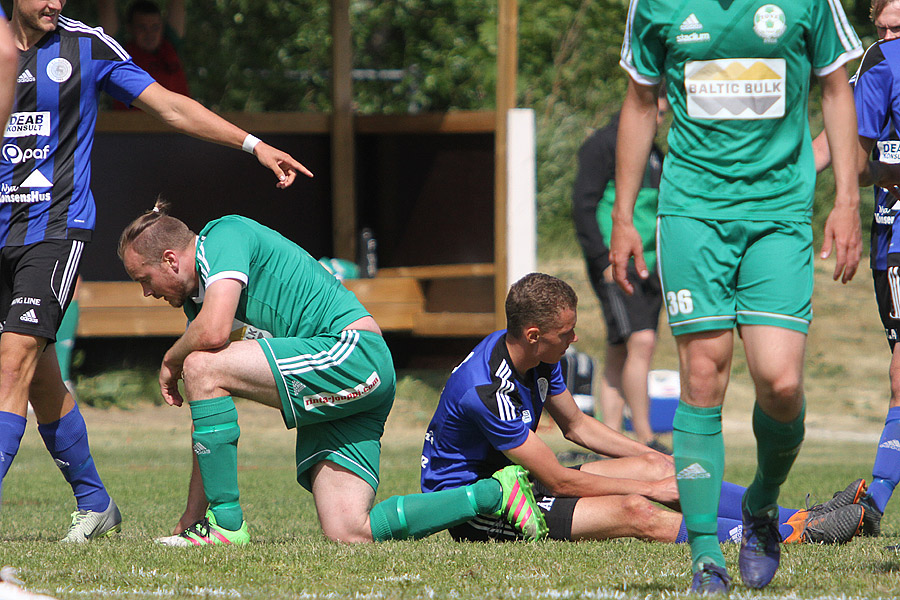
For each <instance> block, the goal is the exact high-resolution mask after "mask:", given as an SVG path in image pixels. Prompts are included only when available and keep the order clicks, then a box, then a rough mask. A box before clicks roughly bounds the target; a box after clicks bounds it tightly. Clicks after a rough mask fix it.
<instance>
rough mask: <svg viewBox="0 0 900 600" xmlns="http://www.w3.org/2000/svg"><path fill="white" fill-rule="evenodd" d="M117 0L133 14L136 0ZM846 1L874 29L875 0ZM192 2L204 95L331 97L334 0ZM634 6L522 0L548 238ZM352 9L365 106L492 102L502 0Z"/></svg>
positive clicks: (612, 80)
mask: <svg viewBox="0 0 900 600" xmlns="http://www.w3.org/2000/svg"><path fill="white" fill-rule="evenodd" d="M118 1H119V4H120V8H121V11H122V12H123V13H124V10H125V7H126V6H127V2H128V0H118ZM163 4H164V3H163ZM844 6H845V9H846V11H847V14H848V16H849V18H850V19H851V21H852V22H853V23H854V24H855V26H856V28H857V31H858V32H859V33H860V35H861V36H862V37H863V39H864V41H866V42H871V41H873V40H874V36H873V35H872V33H873V32H872V28H871V25H870V24H869V23H868V6H869V0H844ZM187 8H188V33H187V38H186V40H185V44H184V51H183V59H184V62H185V64H186V66H187V70H188V75H189V80H190V83H191V89H192V91H193V93H194V94H195V96H196V97H197V99H198V100H200V101H201V102H203V103H204V104H206V105H207V106H210V107H212V108H214V109H216V110H220V111H227V110H244V111H325V112H327V111H329V110H330V101H329V96H330V92H329V86H330V62H331V60H330V46H331V38H330V36H331V15H330V2H328V1H327V0H293V1H291V2H283V1H275V0H187ZM626 9H627V6H626V1H625V0H531V1H529V2H523V1H521V0H520V2H519V63H518V64H519V89H518V95H519V98H518V105H519V106H524V107H530V108H533V109H535V111H536V115H537V123H538V190H539V191H538V203H539V228H540V232H541V235H542V237H543V238H544V239H547V238H558V239H561V240H564V239H567V240H573V239H574V237H573V234H572V227H571V224H570V222H569V221H570V200H569V197H570V191H571V185H572V180H573V178H574V171H575V165H576V161H575V158H576V153H577V150H578V147H579V145H580V144H581V142H582V141H583V140H584V139H585V137H586V136H587V135H588V134H589V133H590V131H591V130H592V129H594V128H596V127H598V126H600V125H602V124H604V123H605V122H606V121H607V120H608V118H609V116H610V115H611V114H612V113H613V112H615V111H616V110H617V109H618V107H619V105H620V103H621V99H622V96H623V94H624V90H625V84H626V77H625V74H624V72H623V71H622V69H621V68H619V67H618V61H619V50H620V47H621V43H622V37H623V33H624V24H625V14H626ZM93 10H94V7H93V3H91V2H78V3H76V2H71V3H69V5H68V6H66V9H65V12H66V14H68V15H69V16H72V17H74V18H80V19H83V20H85V21H87V22H89V23H93V22H96V21H95V18H96V16H95V13H93V12H92V11H93ZM350 11H351V27H352V37H353V48H354V56H353V67H354V69H357V70H358V71H357V77H356V81H355V83H354V101H355V105H356V109H357V110H358V111H359V112H360V113H385V114H392V113H393V114H398V113H405V112H416V111H446V110H454V109H462V110H477V109H490V108H492V107H493V105H494V100H495V94H494V86H495V82H496V59H495V57H496V49H497V31H496V29H497V27H496V23H497V2H496V0H488V1H487V2H485V1H484V0H351V3H350ZM818 212H821V211H818Z"/></svg>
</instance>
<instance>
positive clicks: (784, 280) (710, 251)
mask: <svg viewBox="0 0 900 600" xmlns="http://www.w3.org/2000/svg"><path fill="white" fill-rule="evenodd" d="M658 246H659V252H658V257H659V276H660V279H661V281H662V287H663V294H664V305H665V307H666V311H667V312H668V315H669V325H670V326H671V327H672V333H673V334H674V335H681V334H685V333H695V332H698V331H715V330H720V329H731V328H732V327H734V325H735V323H737V324H739V325H773V326H775V327H782V328H785V329H793V330H795V331H799V332H801V333H807V331H808V330H809V322H810V320H811V319H812V302H811V298H812V290H813V252H812V227H810V225H809V223H798V222H780V221H713V220H705V219H693V218H689V217H678V216H670V215H666V216H661V217H659V227H658Z"/></svg>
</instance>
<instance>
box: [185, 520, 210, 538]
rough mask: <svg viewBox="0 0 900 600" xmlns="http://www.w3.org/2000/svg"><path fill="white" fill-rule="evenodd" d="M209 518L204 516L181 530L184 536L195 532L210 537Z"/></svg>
mask: <svg viewBox="0 0 900 600" xmlns="http://www.w3.org/2000/svg"><path fill="white" fill-rule="evenodd" d="M209 529H210V528H209V519H207V518H206V517H203V518H202V519H200V520H199V521H197V522H196V523H194V524H193V525H191V526H190V527H188V528H187V529H185V530H184V531H182V532H181V536H182V537H187V536H188V534H189V533H194V534H196V535H199V536H200V537H209Z"/></svg>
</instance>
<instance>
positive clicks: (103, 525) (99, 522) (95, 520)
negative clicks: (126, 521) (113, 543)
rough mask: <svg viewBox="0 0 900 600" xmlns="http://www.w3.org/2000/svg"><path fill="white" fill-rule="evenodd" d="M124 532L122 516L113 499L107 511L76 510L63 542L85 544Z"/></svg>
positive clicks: (110, 500)
mask: <svg viewBox="0 0 900 600" xmlns="http://www.w3.org/2000/svg"><path fill="white" fill-rule="evenodd" d="M121 530H122V514H121V513H120V512H119V507H118V506H116V503H115V502H114V501H113V499H112V498H110V499H109V506H107V507H106V510H104V511H102V512H98V511H95V510H76V511H75V512H73V513H72V524H71V525H69V532H68V533H67V534H66V537H64V538H63V539H61V540H60V541H61V542H72V543H76V544H79V543H84V542H88V541H90V540H94V539H97V538H99V537H103V536H105V535H109V534H111V533H115V532H117V531H121Z"/></svg>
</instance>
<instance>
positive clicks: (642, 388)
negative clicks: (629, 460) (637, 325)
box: [622, 329, 656, 444]
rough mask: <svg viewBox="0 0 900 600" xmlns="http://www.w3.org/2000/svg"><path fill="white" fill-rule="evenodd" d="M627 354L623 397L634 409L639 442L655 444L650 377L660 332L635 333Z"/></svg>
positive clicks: (630, 338) (630, 337)
mask: <svg viewBox="0 0 900 600" xmlns="http://www.w3.org/2000/svg"><path fill="white" fill-rule="evenodd" d="M626 347H627V353H626V358H625V364H624V366H623V368H622V395H623V396H624V398H625V402H627V403H628V407H629V408H630V409H631V424H632V427H633V428H634V434H635V436H636V437H637V439H638V441H640V442H643V443H645V444H646V443H648V442H650V441H652V440H653V430H652V429H651V428H650V398H649V397H648V396H647V375H649V373H650V363H651V361H652V360H653V351H654V349H655V348H656V332H655V331H653V330H652V329H644V330H642V331H635V332H634V333H632V334H631V335H630V336H629V337H628V342H627V343H626Z"/></svg>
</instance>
